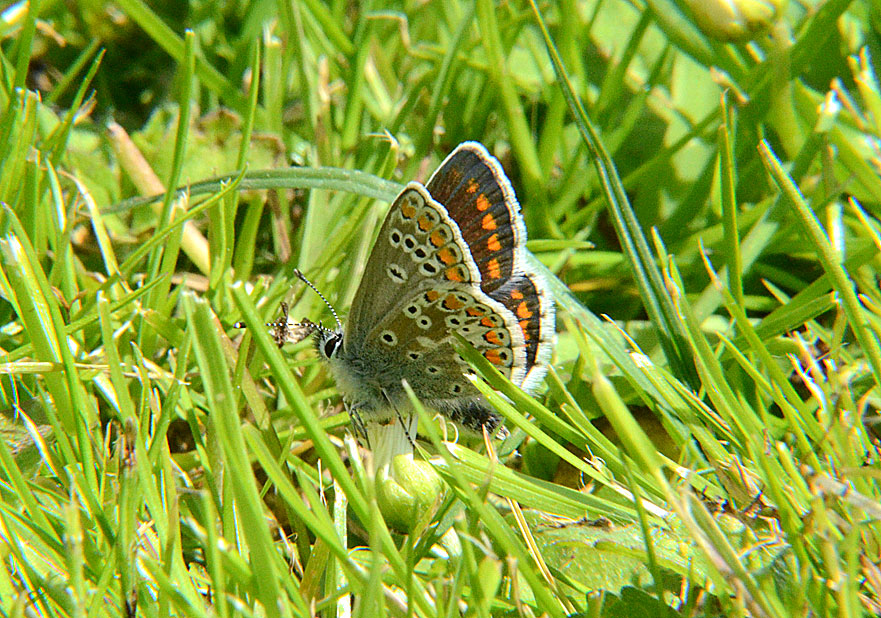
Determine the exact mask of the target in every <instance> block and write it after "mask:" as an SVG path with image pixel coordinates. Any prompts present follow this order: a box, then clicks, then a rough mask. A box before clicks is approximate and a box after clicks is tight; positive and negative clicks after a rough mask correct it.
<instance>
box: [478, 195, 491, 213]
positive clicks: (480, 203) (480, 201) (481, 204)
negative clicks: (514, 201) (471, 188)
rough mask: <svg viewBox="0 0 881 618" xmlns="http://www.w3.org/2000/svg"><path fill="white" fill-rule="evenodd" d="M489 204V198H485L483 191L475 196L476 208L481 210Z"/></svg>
mask: <svg viewBox="0 0 881 618" xmlns="http://www.w3.org/2000/svg"><path fill="white" fill-rule="evenodd" d="M490 206H491V204H490V203H489V200H488V199H486V196H485V195H484V194H483V193H481V194H480V195H478V196H477V210H479V211H480V212H483V211H484V210H486V209H487V208H489V207H490Z"/></svg>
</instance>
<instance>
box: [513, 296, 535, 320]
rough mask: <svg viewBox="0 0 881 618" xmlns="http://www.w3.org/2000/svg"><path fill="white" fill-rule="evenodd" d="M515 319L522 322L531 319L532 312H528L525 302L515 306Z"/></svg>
mask: <svg viewBox="0 0 881 618" xmlns="http://www.w3.org/2000/svg"><path fill="white" fill-rule="evenodd" d="M517 317H518V318H522V319H524V320H525V319H527V318H531V317H532V311H530V310H529V306H528V305H527V304H526V301H525V300H524V301H523V302H521V303H520V304H519V305H517Z"/></svg>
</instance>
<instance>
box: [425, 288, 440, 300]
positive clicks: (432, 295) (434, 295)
mask: <svg viewBox="0 0 881 618" xmlns="http://www.w3.org/2000/svg"><path fill="white" fill-rule="evenodd" d="M438 298H440V292H438V291H437V290H428V291H427V292H426V293H425V300H427V301H428V302H430V303H433V302H434V301H436V300H437V299H438Z"/></svg>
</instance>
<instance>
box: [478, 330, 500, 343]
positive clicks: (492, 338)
mask: <svg viewBox="0 0 881 618" xmlns="http://www.w3.org/2000/svg"><path fill="white" fill-rule="evenodd" d="M483 338H484V339H485V340H486V341H487V342H488V343H491V344H493V345H502V340H501V339H499V334H498V333H497V332H496V331H494V330H490V331H487V333H486V334H485V335H484V336H483Z"/></svg>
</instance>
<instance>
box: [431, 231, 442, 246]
mask: <svg viewBox="0 0 881 618" xmlns="http://www.w3.org/2000/svg"><path fill="white" fill-rule="evenodd" d="M428 240H430V241H431V244H433V245H434V246H435V247H440V246H441V245H442V244H444V240H446V239H445V238H444V235H443V234H442V233H441V231H440V230H435V231H433V232H432V233H431V236H429V237H428Z"/></svg>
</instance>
